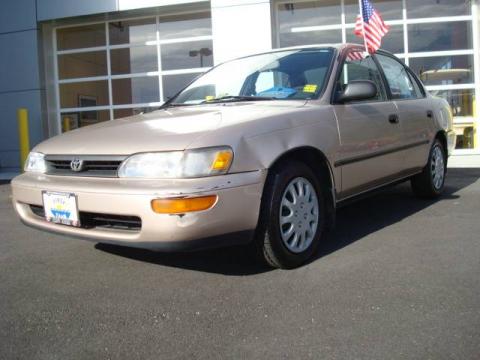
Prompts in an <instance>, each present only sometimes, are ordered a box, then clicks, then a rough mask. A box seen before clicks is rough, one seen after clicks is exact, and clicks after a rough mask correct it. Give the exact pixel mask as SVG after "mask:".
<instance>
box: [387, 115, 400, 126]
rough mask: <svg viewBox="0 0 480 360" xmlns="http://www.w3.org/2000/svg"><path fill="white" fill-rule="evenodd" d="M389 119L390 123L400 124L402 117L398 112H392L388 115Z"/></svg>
mask: <svg viewBox="0 0 480 360" xmlns="http://www.w3.org/2000/svg"><path fill="white" fill-rule="evenodd" d="M388 121H389V122H390V124H398V123H399V122H400V118H399V117H398V115H397V114H392V115H390V116H389V117H388Z"/></svg>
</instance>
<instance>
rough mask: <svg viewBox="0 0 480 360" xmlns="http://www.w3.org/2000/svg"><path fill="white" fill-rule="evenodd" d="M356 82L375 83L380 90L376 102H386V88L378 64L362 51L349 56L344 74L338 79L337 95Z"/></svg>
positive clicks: (353, 52) (352, 52)
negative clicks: (350, 83) (366, 81)
mask: <svg viewBox="0 0 480 360" xmlns="http://www.w3.org/2000/svg"><path fill="white" fill-rule="evenodd" d="M355 80H370V81H373V82H374V83H375V85H377V89H378V92H377V96H376V98H375V100H377V101H384V100H386V98H387V97H386V94H385V88H384V85H383V80H382V76H381V75H380V71H379V70H378V67H377V64H376V63H375V61H374V60H373V59H372V57H371V56H367V57H365V56H364V55H363V52H360V51H350V52H349V53H348V54H347V57H346V59H345V62H344V64H343V68H342V73H341V75H340V78H339V79H338V83H337V88H336V95H337V96H338V95H339V94H341V93H342V92H343V91H344V90H345V88H346V87H347V85H348V83H349V82H352V81H355ZM368 101H372V100H368Z"/></svg>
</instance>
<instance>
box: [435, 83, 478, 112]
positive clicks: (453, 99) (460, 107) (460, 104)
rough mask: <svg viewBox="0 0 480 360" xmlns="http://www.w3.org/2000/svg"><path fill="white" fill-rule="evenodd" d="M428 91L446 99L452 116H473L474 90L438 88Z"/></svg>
mask: <svg viewBox="0 0 480 360" xmlns="http://www.w3.org/2000/svg"><path fill="white" fill-rule="evenodd" d="M430 93H431V94H432V95H434V96H438V97H441V98H444V99H445V100H447V101H448V103H449V104H450V106H451V107H452V111H453V116H473V103H474V94H475V93H474V90H471V89H468V90H438V91H430Z"/></svg>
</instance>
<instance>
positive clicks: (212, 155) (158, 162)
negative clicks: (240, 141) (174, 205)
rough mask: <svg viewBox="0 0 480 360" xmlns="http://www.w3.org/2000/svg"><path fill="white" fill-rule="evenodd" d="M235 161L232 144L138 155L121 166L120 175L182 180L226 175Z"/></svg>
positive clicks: (122, 176) (131, 157) (123, 176)
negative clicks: (230, 146) (229, 145)
mask: <svg viewBox="0 0 480 360" xmlns="http://www.w3.org/2000/svg"><path fill="white" fill-rule="evenodd" d="M232 160H233V151H232V149H230V148H229V147H226V146H225V147H215V148H204V149H196V150H185V151H170V152H158V153H145V154H136V155H132V156H130V157H129V158H128V159H126V160H125V161H124V162H123V163H122V165H121V166H120V168H119V169H118V176H119V177H121V178H146V179H180V178H196V177H205V176H213V175H222V174H226V173H227V172H228V170H229V169H230V165H231V164H232Z"/></svg>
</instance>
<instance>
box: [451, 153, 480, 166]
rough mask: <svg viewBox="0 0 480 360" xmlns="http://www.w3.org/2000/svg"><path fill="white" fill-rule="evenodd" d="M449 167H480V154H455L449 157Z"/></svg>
mask: <svg viewBox="0 0 480 360" xmlns="http://www.w3.org/2000/svg"><path fill="white" fill-rule="evenodd" d="M448 167H449V168H480V155H455V156H452V157H450V158H449V159H448Z"/></svg>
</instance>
